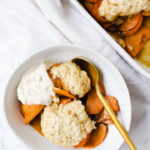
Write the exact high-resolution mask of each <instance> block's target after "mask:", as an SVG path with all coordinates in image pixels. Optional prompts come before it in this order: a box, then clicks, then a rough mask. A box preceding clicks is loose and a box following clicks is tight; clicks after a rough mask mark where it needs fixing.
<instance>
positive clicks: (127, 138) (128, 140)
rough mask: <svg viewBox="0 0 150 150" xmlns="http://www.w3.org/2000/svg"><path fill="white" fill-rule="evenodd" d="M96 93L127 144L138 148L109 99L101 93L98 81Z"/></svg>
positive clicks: (134, 149)
mask: <svg viewBox="0 0 150 150" xmlns="http://www.w3.org/2000/svg"><path fill="white" fill-rule="evenodd" d="M96 93H97V95H98V97H99V99H100V100H101V102H102V103H103V105H104V108H105V109H106V110H107V112H108V113H109V115H110V117H111V119H112V121H113V122H114V124H115V126H116V128H117V129H118V131H119V132H120V134H121V135H122V137H123V138H124V140H125V142H126V144H127V145H128V146H129V148H130V149H131V150H136V147H135V145H134V143H133V142H132V140H131V138H130V137H129V135H128V133H127V131H126V129H125V128H124V127H123V126H122V124H121V123H120V121H119V119H118V118H117V117H116V115H115V113H114V112H113V110H112V109H111V107H110V106H109V104H108V103H107V101H106V100H105V98H104V97H103V95H102V94H101V92H100V88H99V84H98V82H97V83H96Z"/></svg>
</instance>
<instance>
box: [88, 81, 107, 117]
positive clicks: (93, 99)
mask: <svg viewBox="0 0 150 150" xmlns="http://www.w3.org/2000/svg"><path fill="white" fill-rule="evenodd" d="M100 90H101V92H102V94H105V89H104V86H103V84H100ZM102 109H103V104H102V102H101V100H100V99H99V98H98V96H97V94H96V91H95V89H92V90H91V91H90V93H89V94H88V98H87V102H86V112H87V113H88V114H98V113H99V112H100V111H101V110H102Z"/></svg>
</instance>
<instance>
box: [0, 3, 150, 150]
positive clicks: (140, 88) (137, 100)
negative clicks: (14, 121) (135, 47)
mask: <svg viewBox="0 0 150 150" xmlns="http://www.w3.org/2000/svg"><path fill="white" fill-rule="evenodd" d="M66 2H67V3H66ZM42 3H43V4H42ZM44 3H45V4H47V6H48V4H54V5H55V7H51V8H50V9H49V11H51V13H48V11H47V10H46V9H45V8H44V5H45V4H44ZM55 3H56V4H55ZM62 3H63V5H62ZM53 8H57V9H53ZM58 8H59V9H58ZM40 9H41V10H40ZM56 10H57V11H56ZM41 12H43V13H41ZM54 16H55V17H54ZM68 42H72V43H76V44H80V45H82V46H85V47H89V48H92V49H93V50H97V51H98V52H100V53H101V54H103V55H104V56H105V57H107V58H108V59H109V60H110V61H112V63H114V64H115V65H116V66H117V68H118V69H119V71H120V72H121V74H122V75H123V77H124V79H125V81H126V83H127V86H128V88H129V91H130V94H131V102H132V124H131V130H130V135H131V138H132V139H133V141H134V142H135V144H136V146H137V147H138V149H139V150H148V149H150V128H149V127H150V81H149V80H148V79H146V78H144V77H143V76H141V75H140V74H138V73H137V72H135V71H134V69H133V68H131V67H130V66H129V65H128V64H127V63H126V62H125V61H124V60H122V59H121V57H120V56H119V55H118V54H116V52H115V51H114V50H113V49H112V48H111V46H110V45H109V44H108V43H107V42H106V41H105V40H104V39H103V37H102V36H101V35H100V34H98V33H97V31H96V29H95V28H94V27H93V26H92V25H91V24H90V23H89V22H88V21H87V20H86V19H85V18H83V16H81V15H80V14H79V13H78V11H77V10H75V9H74V8H73V7H72V6H71V5H70V3H69V2H68V1H67V0H66V1H59V0H43V1H40V0H35V1H34V2H33V1H30V0H24V1H23V0H22V1H20V0H14V1H11V0H1V1H0V68H1V71H0V97H1V100H0V150H18V149H19V150H28V149H30V148H27V147H26V145H24V143H23V142H21V141H20V140H19V139H18V138H17V137H16V136H15V135H14V134H13V133H12V131H11V130H10V129H9V128H8V125H7V123H6V122H5V118H4V116H3V105H2V101H3V94H4V89H5V86H6V84H7V81H8V79H9V77H10V75H11V73H12V72H13V70H14V69H15V68H16V67H17V66H18V65H19V64H20V63H21V62H22V61H23V60H24V59H25V58H26V57H27V56H29V55H30V54H31V53H33V52H35V51H39V50H40V49H44V48H47V47H50V46H52V45H54V44H61V43H68ZM126 149H127V146H126V145H125V144H123V145H122V147H121V148H120V150H126Z"/></svg>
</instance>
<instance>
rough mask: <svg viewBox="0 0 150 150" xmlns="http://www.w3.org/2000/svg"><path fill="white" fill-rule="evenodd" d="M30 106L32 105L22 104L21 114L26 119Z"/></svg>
mask: <svg viewBox="0 0 150 150" xmlns="http://www.w3.org/2000/svg"><path fill="white" fill-rule="evenodd" d="M29 106H30V105H25V104H22V103H21V104H20V108H21V113H22V115H23V117H25V113H26V111H27V110H28V108H29Z"/></svg>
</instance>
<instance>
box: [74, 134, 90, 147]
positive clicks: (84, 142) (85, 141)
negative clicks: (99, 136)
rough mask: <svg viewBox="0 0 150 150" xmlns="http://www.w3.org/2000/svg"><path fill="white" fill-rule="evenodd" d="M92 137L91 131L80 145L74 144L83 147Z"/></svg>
mask: <svg viewBox="0 0 150 150" xmlns="http://www.w3.org/2000/svg"><path fill="white" fill-rule="evenodd" d="M89 139H90V133H88V134H87V137H86V138H85V139H83V140H82V141H81V142H80V143H79V144H78V145H76V146H74V147H75V148H79V147H83V146H84V145H85V144H86V143H87V142H88V141H89Z"/></svg>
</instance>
